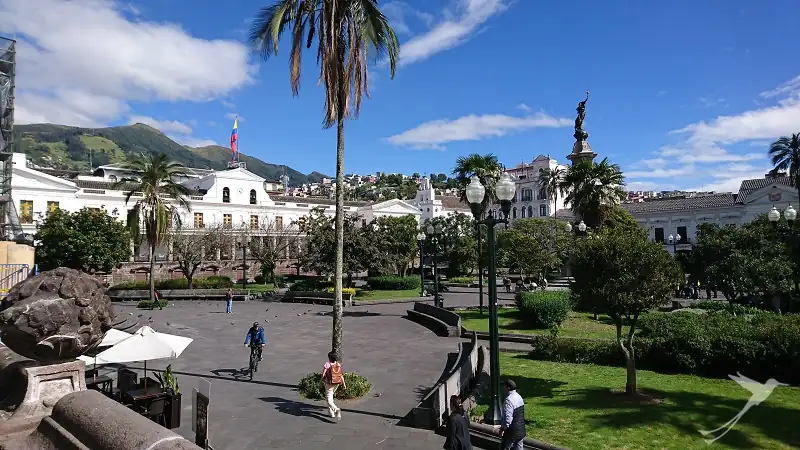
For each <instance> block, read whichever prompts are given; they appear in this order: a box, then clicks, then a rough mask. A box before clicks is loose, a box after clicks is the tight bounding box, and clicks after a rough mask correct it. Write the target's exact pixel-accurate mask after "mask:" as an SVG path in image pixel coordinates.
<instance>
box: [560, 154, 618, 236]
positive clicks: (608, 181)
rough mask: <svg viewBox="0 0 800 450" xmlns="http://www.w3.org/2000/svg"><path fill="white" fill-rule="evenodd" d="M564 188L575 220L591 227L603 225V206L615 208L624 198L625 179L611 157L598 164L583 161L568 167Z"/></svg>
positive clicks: (562, 184) (566, 201) (566, 199)
mask: <svg viewBox="0 0 800 450" xmlns="http://www.w3.org/2000/svg"><path fill="white" fill-rule="evenodd" d="M561 186H562V188H563V189H564V191H565V192H566V193H567V195H566V197H565V198H564V201H565V203H568V204H569V205H570V208H571V209H572V211H573V212H574V213H575V215H576V218H577V219H579V220H583V221H584V222H585V223H586V225H587V226H590V227H592V228H596V227H598V226H599V225H601V224H602V223H603V213H604V208H603V207H604V205H616V204H619V202H620V201H622V199H623V198H625V190H624V189H623V188H624V186H625V177H624V176H623V175H622V172H621V171H620V169H619V166H618V165H616V164H611V163H610V162H609V161H608V158H604V159H603V160H602V161H600V162H599V163H596V162H594V161H589V160H582V161H580V162H578V163H576V164H573V165H571V166H569V168H568V169H567V173H566V175H564V180H563V182H562V183H561Z"/></svg>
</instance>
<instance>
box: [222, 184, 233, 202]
mask: <svg viewBox="0 0 800 450" xmlns="http://www.w3.org/2000/svg"><path fill="white" fill-rule="evenodd" d="M230 202H231V190H230V189H228V188H226V187H225V188H222V203H230Z"/></svg>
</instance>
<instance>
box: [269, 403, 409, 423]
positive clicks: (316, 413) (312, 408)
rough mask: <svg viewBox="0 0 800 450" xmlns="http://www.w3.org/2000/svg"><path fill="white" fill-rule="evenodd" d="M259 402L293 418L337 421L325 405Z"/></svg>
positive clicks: (375, 413) (387, 415) (346, 410)
mask: <svg viewBox="0 0 800 450" xmlns="http://www.w3.org/2000/svg"><path fill="white" fill-rule="evenodd" d="M259 400H261V401H262V402H265V403H273V404H274V405H275V409H277V410H278V411H280V412H282V413H284V414H291V415H293V416H308V417H314V418H315V419H319V420H321V421H323V422H333V421H335V419H333V418H332V417H330V416H328V407H327V406H324V405H312V404H308V403H303V402H298V401H294V400H288V399H285V398H280V397H259ZM341 409H342V412H343V413H351V414H361V415H365V416H373V417H381V418H384V419H392V420H400V419H402V417H400V416H395V415H394V414H383V413H377V412H370V411H361V410H358V409H352V408H341Z"/></svg>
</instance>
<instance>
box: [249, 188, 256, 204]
mask: <svg viewBox="0 0 800 450" xmlns="http://www.w3.org/2000/svg"><path fill="white" fill-rule="evenodd" d="M256 200H257V199H256V190H255V189H250V204H251V205H255V204H256Z"/></svg>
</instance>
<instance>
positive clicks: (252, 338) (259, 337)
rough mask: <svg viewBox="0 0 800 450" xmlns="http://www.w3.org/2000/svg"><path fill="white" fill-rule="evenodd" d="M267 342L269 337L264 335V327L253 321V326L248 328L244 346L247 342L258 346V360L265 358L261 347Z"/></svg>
mask: <svg viewBox="0 0 800 450" xmlns="http://www.w3.org/2000/svg"><path fill="white" fill-rule="evenodd" d="M266 343H267V338H265V337H264V329H263V328H261V327H260V326H259V325H258V322H253V326H252V327H250V329H249V330H247V335H246V336H245V338H244V346H245V347H247V344H250V345H251V346H253V347H256V346H257V347H256V351H257V352H258V360H259V361H261V360H262V359H263V357H262V356H261V349H262V347H264V345H265V344H266Z"/></svg>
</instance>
